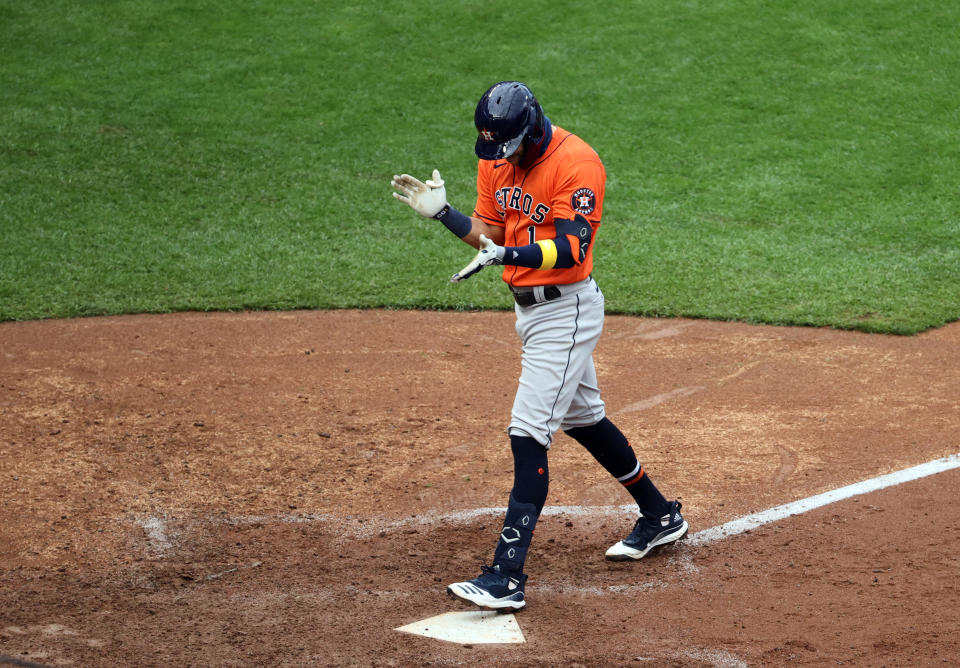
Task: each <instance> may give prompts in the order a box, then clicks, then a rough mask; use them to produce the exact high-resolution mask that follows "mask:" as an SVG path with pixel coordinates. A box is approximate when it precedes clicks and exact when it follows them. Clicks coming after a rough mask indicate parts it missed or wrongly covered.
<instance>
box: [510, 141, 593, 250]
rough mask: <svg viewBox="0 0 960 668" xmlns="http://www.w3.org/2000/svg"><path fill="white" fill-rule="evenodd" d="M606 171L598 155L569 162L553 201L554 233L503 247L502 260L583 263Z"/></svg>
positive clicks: (591, 238) (590, 240)
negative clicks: (518, 244) (521, 243)
mask: <svg viewBox="0 0 960 668" xmlns="http://www.w3.org/2000/svg"><path fill="white" fill-rule="evenodd" d="M605 182H606V174H605V172H604V169H603V163H601V162H600V161H599V159H587V160H581V161H580V162H577V163H575V164H574V165H572V166H571V167H570V168H569V170H568V171H567V173H566V174H565V175H564V176H563V177H562V178H561V180H560V181H559V182H558V183H557V188H556V192H555V194H554V197H553V202H552V206H551V209H552V212H553V216H554V218H553V224H554V227H555V228H556V235H555V236H554V237H553V238H552V239H542V240H540V241H537V242H536V243H532V244H528V245H526V246H517V247H509V246H508V247H506V248H505V249H504V251H505V252H504V254H503V264H513V265H518V266H521V267H529V268H531V269H568V268H570V267H573V266H575V265H579V264H582V263H583V261H584V260H585V259H586V257H587V253H588V252H589V251H590V244H591V242H592V241H593V238H594V235H595V232H596V228H597V227H598V226H599V225H600V214H601V212H602V204H603V191H604V185H605Z"/></svg>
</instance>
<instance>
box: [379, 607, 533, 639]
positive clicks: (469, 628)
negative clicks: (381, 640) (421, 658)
mask: <svg viewBox="0 0 960 668" xmlns="http://www.w3.org/2000/svg"><path fill="white" fill-rule="evenodd" d="M394 630H395V631H403V632H404V633H413V634H415V635H418V636H426V637H427V638H436V639H437V640H446V641H448V642H455V643H460V644H462V645H474V644H481V643H521V642H526V639H525V638H524V637H523V632H522V631H521V630H520V625H519V624H517V620H516V619H515V618H514V616H513V615H512V614H503V613H500V612H495V611H493V610H471V611H469V612H445V613H444V614H442V615H437V616H436V617H428V618H427V619H421V620H420V621H419V622H413V623H412V624H407V625H406V626H398V627H397V628H396V629H394Z"/></svg>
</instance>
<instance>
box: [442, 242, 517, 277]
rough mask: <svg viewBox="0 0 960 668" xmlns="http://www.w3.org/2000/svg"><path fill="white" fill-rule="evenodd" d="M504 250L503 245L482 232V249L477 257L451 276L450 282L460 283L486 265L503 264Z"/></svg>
mask: <svg viewBox="0 0 960 668" xmlns="http://www.w3.org/2000/svg"><path fill="white" fill-rule="evenodd" d="M504 252H505V251H504V250H503V246H498V245H497V244H495V243H493V242H492V241H490V240H489V239H487V237H486V235H483V234H481V235H480V251H479V252H478V253H477V255H476V257H474V258H473V259H472V260H471V261H470V264H468V265H467V266H466V267H464V268H463V269H461V270H460V271H458V272H457V273H455V274H454V275H453V276H451V277H450V282H451V283H459V282H460V281H462V280H464V279H467V278H470V277H471V276H473V275H474V274H475V273H477V272H478V271H480V270H481V269H483V268H484V267H489V266H490V265H491V264H503V255H504Z"/></svg>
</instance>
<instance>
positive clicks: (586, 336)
mask: <svg viewBox="0 0 960 668" xmlns="http://www.w3.org/2000/svg"><path fill="white" fill-rule="evenodd" d="M599 294H600V293H599V291H598V290H595V289H594V286H593V285H588V286H587V288H586V289H584V290H582V291H580V292H577V293H573V294H570V295H565V296H564V297H562V298H560V299H558V300H556V301H553V302H546V303H543V304H538V305H536V306H533V307H528V308H521V307H517V333H518V334H519V335H520V337H521V339H522V340H523V355H522V372H521V375H520V381H519V383H518V388H517V395H516V398H515V399H514V406H513V412H512V416H511V421H510V427H509V430H508V431H509V434H510V446H511V450H512V452H513V458H514V485H513V489H512V491H511V493H510V500H509V504H508V506H507V514H506V517H505V518H504V523H503V531H502V532H501V534H500V537H499V539H498V541H497V547H496V549H495V552H494V563H493V566H490V567H484V569H483V573H482V574H481V575H480V576H479V577H477V578H474V579H473V580H469V581H466V582H457V583H454V584H452V585H450V586H449V587H448V588H447V591H448V593H450V594H451V595H453V596H456V597H457V598H460V599H463V600H465V601H468V602H470V603H474V604H476V605H479V606H481V607H485V608H491V609H519V608H521V607H523V606H524V605H525V599H524V592H523V588H524V585H525V583H526V575H524V574H523V565H524V562H525V560H526V555H527V550H528V549H529V547H530V541H531V540H532V538H533V528H534V526H535V525H536V522H537V519H538V518H539V516H540V511H541V510H542V509H543V504H544V503H545V501H546V498H547V486H548V484H549V472H548V468H547V449H548V448H549V447H550V443H551V441H552V440H553V435H554V433H555V432H556V430H557V429H558V428H559V426H560V422H561V421H562V418H563V416H564V415H565V414H566V412H567V409H568V408H569V405H570V402H571V400H572V399H573V396H574V394H575V393H576V389H577V385H578V383H579V378H580V377H581V376H583V374H584V372H585V370H586V368H587V366H588V365H589V364H592V362H591V359H592V357H591V356H592V353H593V348H594V346H595V345H596V342H597V339H598V338H599V336H600V332H601V330H602V327H603V300H602V295H600V296H599V299H598V297H597V296H598V295H599Z"/></svg>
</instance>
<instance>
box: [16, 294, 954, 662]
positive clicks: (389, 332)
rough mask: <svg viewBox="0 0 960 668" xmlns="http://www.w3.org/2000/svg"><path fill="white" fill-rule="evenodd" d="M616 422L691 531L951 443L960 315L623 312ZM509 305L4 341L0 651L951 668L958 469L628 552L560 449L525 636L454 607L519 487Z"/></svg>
mask: <svg viewBox="0 0 960 668" xmlns="http://www.w3.org/2000/svg"><path fill="white" fill-rule="evenodd" d="M596 362H597V368H598V373H599V375H600V382H601V387H602V389H603V390H604V394H605V399H606V402H607V410H608V413H609V414H610V415H611V417H612V418H613V419H614V420H615V421H616V422H617V424H618V425H620V427H621V429H623V431H624V432H625V433H626V434H627V435H628V437H629V438H630V439H631V441H632V443H633V445H634V447H635V449H636V450H637V453H638V456H639V457H640V460H641V462H642V463H643V464H644V466H645V468H646V469H647V470H648V472H649V473H650V475H651V477H652V478H653V479H654V481H655V482H656V483H657V484H658V485H659V486H660V487H661V489H662V490H663V491H664V492H665V493H666V494H667V495H668V496H679V497H680V498H681V499H682V500H683V503H684V514H685V516H686V517H687V519H688V521H689V522H690V524H691V532H693V533H695V532H697V531H700V530H703V529H706V528H709V527H712V526H715V525H718V524H721V523H723V522H726V521H728V520H731V519H734V518H737V517H740V516H743V515H746V514H749V513H753V512H757V511H761V510H764V509H766V508H770V507H772V506H776V505H778V504H782V503H786V502H790V501H794V500H796V499H801V498H805V497H808V496H811V495H813V494H817V493H820V492H824V491H827V490H831V489H835V488H837V487H841V486H843V485H847V484H850V483H853V482H857V481H860V480H865V479H868V478H872V477H874V476H877V475H880V474H884V473H889V472H891V471H896V470H899V469H903V468H906V467H909V466H912V465H915V464H919V463H922V462H926V461H929V460H933V459H937V458H940V457H944V456H947V455H952V454H955V453H958V452H960V437H958V434H960V323H954V324H953V325H950V326H948V327H945V328H942V329H939V330H936V331H932V332H928V333H926V334H923V335H920V336H916V337H909V338H903V337H887V336H877V335H867V334H859V333H851V332H839V331H832V330H820V329H808V328H776V327H755V326H746V325H743V324H734V323H718V322H709V321H696V320H653V319H638V318H630V317H620V316H611V317H608V318H607V325H606V331H605V333H604V335H603V337H602V338H601V341H600V345H599V347H598V349H597V353H596ZM519 368H520V359H519V344H518V341H517V339H516V335H515V333H514V331H513V314H512V313H501V312H476V313H438V312H384V311H333V312H294V313H239V314H222V313H221V314H196V313H188V314H180V315H168V316H131V317H115V318H91V319H80V320H69V321H42V322H29V323H3V324H0V503H2V508H3V510H4V513H3V515H4V521H3V523H2V528H0V654H2V655H5V656H8V657H16V658H18V659H21V660H26V661H30V662H35V663H41V664H45V665H50V666H260V665H262V666H291V667H292V666H328V665H356V666H369V665H373V666H412V665H434V666H445V665H480V664H483V665H502V666H560V665H569V666H576V665H582V666H606V665H609V666H625V665H637V666H650V665H655V666H743V665H749V666H754V665H771V666H779V665H858V666H861V665H862V666H882V665H888V666H894V665H902V666H906V665H911V666H915V665H923V666H927V665H956V664H957V663H960V590H958V587H960V556H958V554H960V504H958V503H957V488H958V486H960V470H954V471H948V472H945V473H942V474H938V475H934V476H930V477H927V478H924V479H921V480H917V481H914V482H910V483H906V484H903V485H899V486H896V487H891V488H888V489H885V490H882V491H878V492H873V493H870V494H865V495H862V496H858V497H855V498H852V499H848V500H846V501H842V502H839V503H836V504H833V505H830V506H826V507H824V508H820V509H818V510H814V511H811V512H808V513H805V514H802V515H797V516H794V517H789V518H787V519H784V520H781V521H779V522H775V523H773V524H770V525H768V526H765V527H763V528H760V529H758V530H755V531H752V532H749V533H747V534H744V535H740V536H735V537H731V538H727V539H724V540H719V541H715V542H712V543H709V544H706V545H700V546H694V545H692V544H691V543H690V542H687V543H681V544H680V545H678V546H676V547H671V548H666V549H664V550H662V551H660V552H658V553H653V554H652V555H651V556H649V557H648V558H646V559H644V560H643V561H641V562H637V563H629V564H624V563H612V562H606V561H605V560H604V559H603V553H604V550H605V549H606V548H607V547H608V546H609V545H610V544H611V543H613V542H615V541H616V540H618V539H619V538H621V537H623V535H625V532H627V531H628V530H629V528H630V525H631V524H632V521H633V516H632V515H630V514H629V513H623V512H615V510H616V507H617V506H620V505H622V504H626V503H628V501H629V496H628V495H627V494H626V493H625V491H624V490H623V489H622V488H621V487H620V486H619V485H617V484H616V483H615V482H613V481H612V480H610V479H608V477H607V475H606V473H605V472H604V471H603V470H602V469H601V468H600V467H599V466H598V465H597V464H596V463H594V462H593V460H592V459H591V458H590V456H589V455H588V454H587V453H586V452H585V451H583V450H582V449H580V447H579V446H578V445H577V444H576V443H574V442H573V441H571V440H570V439H568V438H567V437H565V436H560V437H559V438H558V440H557V442H556V443H555V445H554V448H553V450H552V451H551V462H550V467H551V489H550V496H549V498H548V501H547V504H548V506H550V507H555V506H569V507H570V508H567V509H564V510H563V511H562V512H560V511H555V512H551V514H549V515H546V516H545V517H544V518H543V519H542V520H541V523H540V524H539V526H538V528H537V536H536V538H535V540H534V543H533V546H532V548H531V555H530V558H529V561H528V574H529V576H530V582H529V585H528V589H527V597H528V606H527V608H526V609H525V610H523V611H522V612H520V613H518V614H517V616H516V618H517V621H518V622H519V624H520V627H521V628H522V630H523V633H524V635H525V636H526V641H527V642H526V643H524V644H522V645H473V646H466V645H461V644H453V643H446V642H442V641H438V640H431V639H426V638H420V637H417V636H412V635H409V634H404V633H399V632H397V631H395V630H394V628H395V627H397V626H400V625H403V624H407V623H410V622H414V621H417V620H419V619H422V618H424V617H429V616H431V615H436V614H440V613H442V612H447V611H451V610H465V609H467V608H466V607H464V606H462V605H460V604H458V603H456V602H454V601H451V600H449V599H447V598H446V596H445V594H444V589H445V585H446V584H447V583H448V582H451V581H454V580H460V579H464V578H468V577H473V576H474V575H476V574H478V573H479V566H480V564H481V563H483V562H485V561H488V560H489V558H490V556H491V553H492V550H493V546H494V542H495V540H496V535H497V533H498V531H499V528H500V521H501V516H500V515H499V512H498V511H497V510H496V509H497V508H500V507H502V506H503V505H504V504H505V502H506V498H507V493H508V491H509V488H510V484H511V480H512V478H511V460H510V451H509V445H508V441H507V439H506V437H505V435H504V429H505V427H506V422H507V420H508V417H509V411H510V405H511V402H512V398H513V391H514V387H515V383H516V378H517V376H518V374H519Z"/></svg>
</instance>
